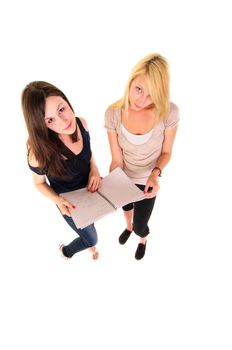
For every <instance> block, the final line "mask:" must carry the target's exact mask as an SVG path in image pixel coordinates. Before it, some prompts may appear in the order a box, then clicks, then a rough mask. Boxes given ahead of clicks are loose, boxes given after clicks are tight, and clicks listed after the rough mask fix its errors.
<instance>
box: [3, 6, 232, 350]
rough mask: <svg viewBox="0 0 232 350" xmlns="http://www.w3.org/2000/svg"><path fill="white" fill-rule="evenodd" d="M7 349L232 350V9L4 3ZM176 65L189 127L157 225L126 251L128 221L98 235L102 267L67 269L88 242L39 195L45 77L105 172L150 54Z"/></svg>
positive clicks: (175, 95) (82, 258) (174, 77)
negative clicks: (118, 104)
mask: <svg viewBox="0 0 232 350" xmlns="http://www.w3.org/2000/svg"><path fill="white" fill-rule="evenodd" d="M0 10H1V11H0V12H1V23H0V35H1V65H0V73H1V74H0V79H1V80H0V89H1V92H0V96H1V102H0V103H1V123H0V125H1V137H0V141H1V249H0V264H1V287H0V293H1V300H0V303H1V305H0V306H1V311H0V318H1V333H2V334H1V338H0V343H1V349H4V350H9V349H11V350H12V349H14V350H15V349H25V350H28V349H30V350H31V349H33V350H37V349H38V350H41V349H57V350H59V349H81V350H89V349H111V350H116V349H136V350H137V349H146V350H147V349H148V350H150V349H157V350H167V349H168V350H170V349H178V350H182V349H183V350H186V349H188V350H191V349H194V350H195V349H198V350H203V349H204V350H205V349H223V350H229V349H230V350H231V348H232V340H231V323H232V322H231V314H232V313H231V312H232V307H231V306H232V305H231V292H232V290H231V266H232V264H231V263H232V261H231V260H232V258H231V242H232V240H231V232H232V230H231V204H230V203H231V172H230V170H229V164H230V162H231V142H230V134H231V129H230V126H231V123H230V121H231V78H232V74H231V62H232V54H231V52H230V50H229V48H230V47H231V34H230V33H231V30H232V28H231V14H230V10H229V1H225V0H221V1H213V0H211V1H204V0H202V1H185V2H182V1H167V0H166V1H155V0H153V1H149V0H143V1H138V0H133V1H121V2H120V1H110V0H109V1H105V2H104V1H101V0H98V1H70V0H66V1H59V0H56V1H49V0H47V1H44V0H40V1H25V0H23V1H20V2H18V1H8V2H7V3H6V4H5V5H3V4H2V5H1V9H0ZM151 52H159V53H161V54H162V55H164V56H165V57H166V58H167V59H168V61H169V63H170V73H171V99H172V101H173V102H175V103H176V104H177V105H178V106H179V108H180V116H181V121H180V126H179V130H178V134H177V138H176V142H175V145H174V150H173V157H172V160H171V162H170V164H169V165H168V166H167V168H166V169H165V171H164V174H163V178H162V181H161V190H160V193H159V196H158V198H157V203H156V207H155V210H154V213H153V216H152V219H151V221H150V229H151V235H150V237H149V241H148V245H147V253H146V256H145V258H144V259H143V260H142V261H136V260H135V259H134V252H135V249H136V247H137V239H136V237H135V236H133V237H131V238H130V240H129V241H128V243H127V244H126V245H125V246H120V245H119V244H118V241H117V240H118V236H119V234H120V233H121V232H122V230H123V229H124V222H123V217H122V213H121V211H118V212H117V213H116V214H115V215H111V216H108V217H106V218H105V219H102V220H101V221H99V222H98V223H97V224H96V227H97V230H98V233H99V244H98V247H99V250H100V258H99V260H98V261H97V262H94V261H92V260H91V258H90V256H89V253H88V252H82V253H80V254H78V255H77V256H75V257H74V258H73V259H72V260H70V261H64V260H62V259H61V258H60V255H59V252H58V244H59V243H62V242H64V243H68V242H69V241H71V240H72V239H73V238H74V237H75V233H74V232H72V231H71V230H70V229H69V227H68V226H67V225H66V223H65V222H64V221H63V219H62V217H61V216H60V215H59V214H58V212H57V209H56V208H55V206H54V205H53V204H52V203H51V202H49V200H47V199H46V198H45V197H43V196H42V195H41V194H40V193H38V192H36V190H35V188H34V186H33V183H32V179H31V174H30V171H29V169H28V167H27V163H26V148H25V143H26V138H27V134H26V130H25V125H24V120H23V116H22V112H21V106H20V95H21V91H22V89H23V88H24V86H25V85H26V84H27V83H28V82H30V81H33V80H46V81H48V82H51V83H53V84H54V85H57V86H58V87H59V88H60V89H61V90H63V91H64V93H65V94H66V95H67V97H68V98H69V100H70V102H71V103H72V105H73V107H74V109H75V112H76V115H78V116H83V117H85V118H86V120H87V121H88V124H89V128H90V131H91V138H92V148H93V150H94V153H95V157H96V160H97V162H98V165H99V168H100V170H101V174H102V175H103V176H104V175H106V174H107V172H108V167H109V163H110V153H109V148H108V141H107V135H106V132H105V130H104V128H103V118H104V111H105V109H106V108H107V106H108V105H109V104H110V103H111V102H113V101H115V100H116V99H118V98H119V97H121V95H122V93H123V91H124V87H125V84H126V81H127V78H128V75H129V72H130V70H131V69H132V67H133V66H134V64H135V63H136V62H137V61H138V60H139V59H141V58H142V57H143V56H144V55H145V54H148V53H151Z"/></svg>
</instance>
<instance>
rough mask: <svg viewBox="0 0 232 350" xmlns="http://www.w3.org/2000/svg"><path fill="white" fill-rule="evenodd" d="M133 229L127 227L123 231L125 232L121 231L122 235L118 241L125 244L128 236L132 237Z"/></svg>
mask: <svg viewBox="0 0 232 350" xmlns="http://www.w3.org/2000/svg"><path fill="white" fill-rule="evenodd" d="M132 231H133V229H132V228H131V229H130V230H128V229H127V228H126V229H125V230H124V231H123V233H121V235H120V236H119V238H118V241H119V243H120V244H125V243H126V241H127V240H128V238H129V237H130V235H131V233H132Z"/></svg>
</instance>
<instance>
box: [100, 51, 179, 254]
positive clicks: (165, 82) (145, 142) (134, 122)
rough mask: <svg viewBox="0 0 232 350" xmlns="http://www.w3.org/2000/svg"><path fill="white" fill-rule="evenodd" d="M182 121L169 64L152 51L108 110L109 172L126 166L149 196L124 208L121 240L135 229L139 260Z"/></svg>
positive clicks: (138, 64) (140, 62)
mask: <svg viewBox="0 0 232 350" xmlns="http://www.w3.org/2000/svg"><path fill="white" fill-rule="evenodd" d="M178 121H179V112H178V108H177V106H176V105H175V104H174V103H172V102H170V100H169V72H168V63H167V61H166V59H165V58H164V57H162V56H161V55H159V54H155V53H154V54H149V55H147V56H145V57H144V58H143V59H142V60H140V61H139V62H138V63H137V64H136V66H135V67H134V69H133V70H132V72H131V75H130V77H129V80H128V84H127V87H126V91H125V94H124V96H123V97H122V98H121V99H120V100H119V101H117V102H115V103H113V104H112V105H111V106H110V107H109V108H108V109H107V111H106V113H105V128H106V129H107V132H108V138H109V144H110V150H111V155H112V161H111V165H110V171H112V170H113V169H114V168H116V167H120V168H122V169H123V170H124V171H125V173H126V174H127V175H128V176H129V177H130V179H131V180H132V181H133V182H134V183H135V184H136V185H137V186H138V187H139V188H140V189H141V190H143V191H144V193H145V195H146V198H145V199H144V200H142V201H140V202H136V203H130V204H128V205H126V206H124V207H123V212H124V216H125V220H126V229H125V230H124V231H123V232H122V234H121V235H120V237H119V243H120V244H125V243H126V241H127V240H128V238H129V237H130V235H131V233H132V232H133V231H134V233H135V234H136V235H137V236H139V243H138V247H137V250H136V252H135V258H136V259H137V260H139V259H142V258H143V257H144V254H145V250H146V244H147V235H148V234H149V227H148V221H149V219H150V216H151V213H152V210H153V207H154V204H155V199H156V195H157V193H158V191H159V183H158V178H159V176H161V174H162V172H163V169H164V168H165V166H166V165H167V163H168V162H169V160H170V158H171V154H172V147H173V143H174V139H175V135H176V130H177V124H178Z"/></svg>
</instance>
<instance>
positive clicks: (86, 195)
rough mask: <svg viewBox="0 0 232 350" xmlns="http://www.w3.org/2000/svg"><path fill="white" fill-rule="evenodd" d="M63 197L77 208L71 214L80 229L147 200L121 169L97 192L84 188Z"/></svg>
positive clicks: (64, 194) (104, 179)
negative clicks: (128, 205) (135, 203)
mask: <svg viewBox="0 0 232 350" xmlns="http://www.w3.org/2000/svg"><path fill="white" fill-rule="evenodd" d="M61 195H62V196H63V197H64V198H66V199H67V200H68V201H70V202H71V203H72V204H74V205H75V206H76V208H75V209H70V212H71V215H72V218H73V221H74V222H75V224H76V226H77V227H78V228H84V227H86V226H88V225H90V224H92V223H94V222H95V221H97V220H99V219H100V218H102V217H103V216H105V215H107V214H110V213H113V212H115V211H116V210H117V209H118V208H120V207H122V206H123V205H126V204H128V203H131V202H137V201H139V200H141V199H143V198H145V196H144V193H143V191H141V190H140V189H139V188H138V187H137V186H136V185H135V184H134V183H133V182H132V181H131V180H130V179H129V177H128V176H127V175H126V174H125V173H124V172H123V170H122V169H121V168H116V169H114V170H113V171H112V172H111V173H110V174H109V175H107V176H106V177H104V178H103V179H102V181H101V187H100V188H99V189H98V191H97V192H94V193H91V192H89V191H87V189H86V188H82V189H80V190H76V191H72V192H65V193H61Z"/></svg>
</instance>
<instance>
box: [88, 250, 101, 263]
mask: <svg viewBox="0 0 232 350" xmlns="http://www.w3.org/2000/svg"><path fill="white" fill-rule="evenodd" d="M89 251H90V252H91V254H92V259H93V260H97V259H98V257H99V251H98V250H97V248H96V247H90V248H89Z"/></svg>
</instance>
